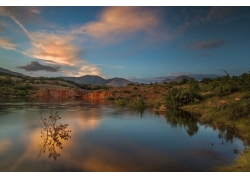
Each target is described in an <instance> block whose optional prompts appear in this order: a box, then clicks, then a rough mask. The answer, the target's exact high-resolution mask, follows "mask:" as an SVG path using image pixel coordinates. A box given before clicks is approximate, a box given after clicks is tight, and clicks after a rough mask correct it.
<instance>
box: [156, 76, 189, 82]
mask: <svg viewBox="0 0 250 180" xmlns="http://www.w3.org/2000/svg"><path fill="white" fill-rule="evenodd" d="M183 79H187V80H189V79H192V78H191V77H188V76H179V77H177V78H174V79H169V78H166V79H164V80H162V81H161V82H160V83H161V84H162V83H164V82H166V83H170V82H181V81H183Z"/></svg>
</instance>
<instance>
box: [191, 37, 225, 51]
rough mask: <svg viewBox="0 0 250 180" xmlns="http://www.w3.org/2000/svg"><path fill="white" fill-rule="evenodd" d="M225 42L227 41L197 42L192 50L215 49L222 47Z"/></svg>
mask: <svg viewBox="0 0 250 180" xmlns="http://www.w3.org/2000/svg"><path fill="white" fill-rule="evenodd" d="M226 42H227V40H225V39H213V40H208V41H202V42H198V43H196V44H195V45H194V46H193V48H194V49H198V50H203V49H215V48H218V47H220V46H222V45H224V44H225V43H226Z"/></svg>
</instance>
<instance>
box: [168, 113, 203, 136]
mask: <svg viewBox="0 0 250 180" xmlns="http://www.w3.org/2000/svg"><path fill="white" fill-rule="evenodd" d="M165 117H166V121H167V123H168V124H170V125H171V126H172V127H177V126H179V127H184V128H185V129H186V131H187V133H188V135H189V136H193V135H195V134H197V132H198V130H199V126H198V120H197V118H198V115H196V114H191V113H189V112H186V111H182V110H180V109H175V110H171V111H168V112H167V113H166V115H165Z"/></svg>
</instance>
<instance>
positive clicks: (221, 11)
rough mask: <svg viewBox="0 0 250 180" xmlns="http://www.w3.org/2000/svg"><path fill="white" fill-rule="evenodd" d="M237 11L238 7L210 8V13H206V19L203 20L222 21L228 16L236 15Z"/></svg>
mask: <svg viewBox="0 0 250 180" xmlns="http://www.w3.org/2000/svg"><path fill="white" fill-rule="evenodd" d="M239 10H240V7H232V6H228V7H223V6H216V7H212V8H211V9H210V11H209V12H208V14H207V16H206V19H204V20H212V19H213V18H215V19H222V18H225V17H228V16H230V15H232V14H234V13H236V12H237V11H239Z"/></svg>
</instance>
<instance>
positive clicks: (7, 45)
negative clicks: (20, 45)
mask: <svg viewBox="0 0 250 180" xmlns="http://www.w3.org/2000/svg"><path fill="white" fill-rule="evenodd" d="M0 47H1V48H4V49H8V50H16V44H13V43H11V42H10V40H9V39H7V38H2V37H0Z"/></svg>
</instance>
